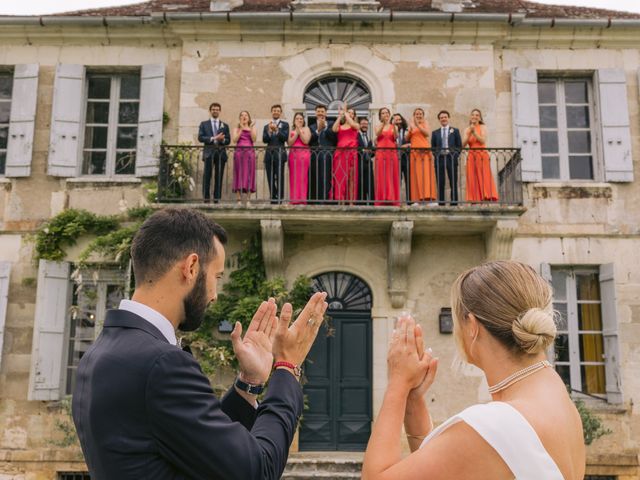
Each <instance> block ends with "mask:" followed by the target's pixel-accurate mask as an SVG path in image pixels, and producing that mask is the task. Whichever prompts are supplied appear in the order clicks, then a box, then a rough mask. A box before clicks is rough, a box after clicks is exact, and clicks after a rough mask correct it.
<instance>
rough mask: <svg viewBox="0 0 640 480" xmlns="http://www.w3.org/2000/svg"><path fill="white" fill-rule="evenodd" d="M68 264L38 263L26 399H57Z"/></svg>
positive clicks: (59, 384) (63, 343)
mask: <svg viewBox="0 0 640 480" xmlns="http://www.w3.org/2000/svg"><path fill="white" fill-rule="evenodd" d="M69 270H70V264H69V263H68V262H52V261H49V260H40V264H39V267H38V288H37V292H36V315H35V322H34V326H33V346H32V350H31V375H30V377H29V394H28V398H29V400H58V399H59V398H60V392H61V390H62V381H63V378H64V377H63V371H64V364H63V356H64V349H65V338H66V324H67V318H68V314H67V312H68V309H69V304H70V296H71V295H70V294H71V282H70V280H69Z"/></svg>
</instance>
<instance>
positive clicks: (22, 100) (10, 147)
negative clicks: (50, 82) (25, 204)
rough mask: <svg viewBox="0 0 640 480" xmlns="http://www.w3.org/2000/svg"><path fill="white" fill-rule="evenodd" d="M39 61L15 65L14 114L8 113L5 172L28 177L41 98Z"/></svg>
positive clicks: (12, 109) (13, 175)
mask: <svg viewBox="0 0 640 480" xmlns="http://www.w3.org/2000/svg"><path fill="white" fill-rule="evenodd" d="M38 70H39V68H38V64H37V63H25V64H21V65H16V66H15V69H14V71H13V93H12V94H11V116H10V117H9V139H8V140H9V141H8V143H7V163H6V169H5V176H7V177H28V176H29V175H31V158H32V156H33V134H34V131H35V121H36V104H37V99H38Z"/></svg>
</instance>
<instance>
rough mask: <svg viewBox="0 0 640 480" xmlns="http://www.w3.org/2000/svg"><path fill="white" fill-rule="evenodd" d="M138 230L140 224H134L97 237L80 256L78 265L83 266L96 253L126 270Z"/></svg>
mask: <svg viewBox="0 0 640 480" xmlns="http://www.w3.org/2000/svg"><path fill="white" fill-rule="evenodd" d="M139 228H140V223H136V224H134V225H131V226H127V227H121V228H119V229H118V230H115V231H113V232H110V233H107V234H106V235H100V236H97V237H96V238H94V239H93V240H92V241H91V243H89V245H88V246H87V248H85V249H84V250H83V251H82V253H81V254H80V258H79V260H80V265H81V266H82V265H85V264H86V263H87V260H89V258H90V257H91V255H92V254H94V253H96V254H98V255H100V256H102V257H103V258H107V259H112V260H115V261H116V262H117V263H118V265H119V266H120V268H122V269H124V268H126V267H127V265H128V264H129V258H131V241H132V240H133V236H134V235H135V234H136V232H137V231H138V229H139Z"/></svg>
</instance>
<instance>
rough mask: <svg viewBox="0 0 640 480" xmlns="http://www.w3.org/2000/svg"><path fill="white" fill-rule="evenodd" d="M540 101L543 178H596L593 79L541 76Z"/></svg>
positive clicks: (539, 80) (539, 82) (539, 86)
mask: <svg viewBox="0 0 640 480" xmlns="http://www.w3.org/2000/svg"><path fill="white" fill-rule="evenodd" d="M538 103H539V114H540V146H541V153H542V178H544V179H554V180H592V179H594V178H595V176H594V169H595V167H594V133H593V132H594V129H593V113H592V112H593V108H592V105H593V88H592V82H591V79H590V78H550V77H546V78H545V77H541V78H539V79H538Z"/></svg>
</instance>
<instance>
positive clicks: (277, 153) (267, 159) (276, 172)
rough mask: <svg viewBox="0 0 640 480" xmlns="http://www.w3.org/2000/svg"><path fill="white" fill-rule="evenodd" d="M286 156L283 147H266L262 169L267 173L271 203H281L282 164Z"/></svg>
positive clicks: (282, 193) (282, 190)
mask: <svg viewBox="0 0 640 480" xmlns="http://www.w3.org/2000/svg"><path fill="white" fill-rule="evenodd" d="M286 161H287V154H286V152H285V150H284V147H267V151H266V152H265V154H264V168H265V170H266V172H267V182H268V183H269V192H271V203H281V202H282V200H283V198H284V164H285V162H286Z"/></svg>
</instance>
